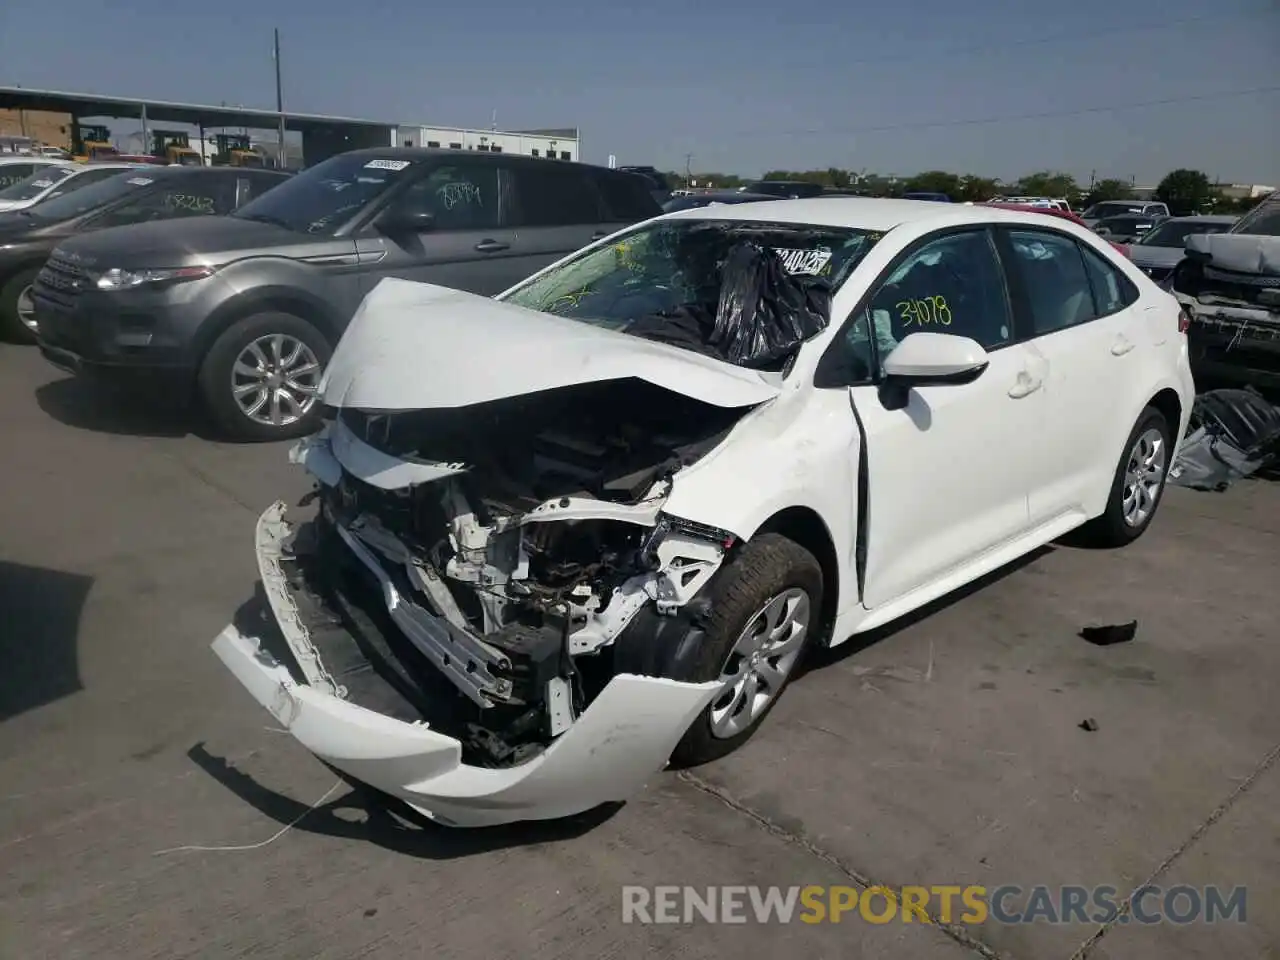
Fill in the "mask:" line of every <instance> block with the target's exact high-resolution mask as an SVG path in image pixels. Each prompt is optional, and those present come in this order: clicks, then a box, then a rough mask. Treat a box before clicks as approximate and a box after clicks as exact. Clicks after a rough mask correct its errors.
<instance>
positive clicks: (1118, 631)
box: [1080, 620, 1138, 647]
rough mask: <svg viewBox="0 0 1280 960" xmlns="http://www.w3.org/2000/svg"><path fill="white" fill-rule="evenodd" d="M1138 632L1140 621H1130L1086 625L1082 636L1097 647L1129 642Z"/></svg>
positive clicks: (1081, 632) (1081, 633)
mask: <svg viewBox="0 0 1280 960" xmlns="http://www.w3.org/2000/svg"><path fill="white" fill-rule="evenodd" d="M1137 634H1138V621H1137V620H1130V621H1129V622H1128V623H1108V624H1104V625H1103V626H1098V627H1085V628H1084V629H1083V630H1081V631H1080V636H1081V637H1083V638H1084V639H1085V640H1088V641H1089V642H1090V643H1092V644H1093V645H1094V646H1095V647H1113V646H1115V645H1116V644H1117V643H1128V642H1129V641H1130V640H1132V639H1133V638H1134V637H1135V636H1137Z"/></svg>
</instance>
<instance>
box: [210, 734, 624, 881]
mask: <svg viewBox="0 0 1280 960" xmlns="http://www.w3.org/2000/svg"><path fill="white" fill-rule="evenodd" d="M187 757H188V758H190V760H191V761H192V763H194V764H196V766H198V767H200V769H202V770H203V771H204V772H205V773H207V774H209V776H211V777H213V778H214V779H215V780H217V781H218V782H219V783H221V784H222V785H223V786H224V787H226V788H227V789H228V790H230V791H231V792H232V793H234V794H235V795H236V796H238V797H239V798H240V799H241V800H243V801H244V802H245V803H247V804H249V805H250V806H251V807H254V808H255V809H256V810H258V811H259V812H260V813H262V814H264V815H265V816H267V817H270V818H271V819H272V820H274V821H276V822H277V823H279V824H280V825H281V826H284V825H286V824H291V823H293V824H294V826H293V829H294V830H303V831H306V832H307V833H317V834H321V835H322V836H326V837H338V838H341V839H344V840H359V841H361V842H363V843H375V844H377V845H378V846H380V847H385V848H386V849H387V850H391V851H393V852H394V853H402V854H406V855H407V856H411V857H422V858H424V859H429V860H454V859H457V858H459V857H470V856H475V855H476V854H482V853H489V852H491V851H494V850H503V849H507V848H509V847H522V846H529V845H531V844H537V843H554V842H557V841H561V840H572V839H574V838H575V837H579V836H581V835H583V834H585V833H587V832H588V831H590V830H593V829H594V828H596V827H598V826H599V825H600V824H602V823H605V822H606V821H607V820H609V819H610V818H611V817H612V816H613V815H614V814H615V813H617V812H618V810H620V809H621V808H622V804H621V803H610V804H605V805H603V806H600V807H597V808H596V809H594V810H589V811H587V812H586V813H582V814H578V815H577V816H574V817H566V818H564V819H563V820H539V821H529V822H525V823H515V824H511V825H509V826H500V827H480V828H473V829H457V828H453V827H442V826H440V825H439V824H435V823H432V822H431V821H429V820H427V819H426V818H425V817H423V816H421V815H420V814H417V813H416V812H414V811H413V810H412V809H411V808H409V807H408V806H406V805H405V804H403V803H401V802H400V801H399V800H397V799H396V798H394V797H389V796H386V795H385V794H382V793H380V792H379V791H377V790H374V789H373V788H371V787H366V786H364V785H362V784H354V783H352V782H351V781H350V780H349V779H348V778H347V777H345V776H343V775H341V774H338V775H339V776H341V778H342V779H343V780H346V781H347V783H348V785H349V786H350V787H351V789H350V790H349V791H348V792H347V793H346V794H345V795H344V796H341V797H339V798H338V799H336V800H333V801H330V802H329V803H325V804H323V805H321V806H318V807H316V808H315V809H314V810H311V811H310V812H309V813H308V812H307V810H308V808H307V805H306V804H305V803H301V802H299V801H297V800H294V799H291V798H290V797H286V796H283V795H281V794H279V793H276V792H275V791H274V790H271V789H269V788H267V787H264V786H263V785H262V784H260V783H258V781H257V780H255V779H254V778H253V777H251V776H250V775H249V774H247V773H245V772H244V771H242V770H238V769H236V768H235V767H234V766H232V765H231V764H229V763H227V761H226V760H225V759H224V758H222V757H217V756H214V755H213V754H211V753H210V752H209V751H208V750H206V749H205V746H204V744H203V743H197V744H196V745H195V746H193V747H192V748H191V749H190V750H188V751H187ZM336 773H337V771H335V774H336ZM342 810H355V811H361V812H363V813H364V814H365V815H366V819H365V820H364V821H363V822H359V821H353V820H348V819H346V818H344V817H341V816H339V815H338V812H339V811H342ZM303 814H306V815H305V816H303ZM299 818H301V819H299ZM294 821H297V822H296V823H294Z"/></svg>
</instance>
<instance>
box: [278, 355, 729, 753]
mask: <svg viewBox="0 0 1280 960" xmlns="http://www.w3.org/2000/svg"><path fill="white" fill-rule="evenodd" d="M749 409H750V407H739V408H732V409H729V408H722V407H717V406H713V405H711V404H707V403H703V402H701V401H698V400H694V399H691V398H689V397H685V396H682V395H680V394H677V393H674V392H672V391H669V390H666V389H663V388H661V387H658V386H654V385H652V384H649V383H647V382H645V381H640V380H613V381H606V382H602V383H594V384H585V385H577V386H573V387H565V388H561V389H556V390H550V391H545V392H542V393H538V394H531V395H523V396H518V397H514V398H508V399H503V400H496V401H492V402H488V403H480V404H475V405H473V406H470V407H463V408H455V409H433V410H420V411H408V412H398V413H387V414H373V413H369V412H365V411H358V410H352V409H343V410H340V411H337V412H336V414H335V416H334V418H333V419H332V420H331V421H330V423H329V426H328V427H327V429H326V430H325V431H323V432H322V433H321V434H320V435H319V436H317V437H314V438H310V439H308V440H305V441H303V442H302V443H301V444H299V446H298V448H296V449H295V452H294V455H293V458H294V459H295V461H298V462H301V463H303V464H305V465H306V466H307V468H308V469H309V470H310V471H311V472H312V473H313V474H314V475H315V476H316V478H317V479H318V480H319V481H320V482H319V484H318V491H319V493H318V499H319V500H320V510H319V513H318V515H317V517H316V519H315V520H314V521H312V523H310V524H309V525H308V526H307V527H304V528H302V529H301V530H299V531H298V536H296V537H295V538H294V542H293V546H292V548H291V551H290V553H291V556H292V558H293V560H294V561H296V562H297V564H298V567H299V578H298V579H299V582H302V583H305V587H306V589H307V590H308V591H309V592H310V593H311V594H313V595H314V596H315V597H316V598H317V599H318V601H319V602H320V604H321V605H322V606H323V607H324V608H325V610H326V611H327V615H330V616H333V617H336V618H338V619H340V620H341V621H342V622H343V623H344V624H345V631H344V635H348V634H349V635H351V636H354V637H355V642H356V644H357V646H358V647H359V648H360V655H361V656H363V658H364V659H366V660H367V661H368V663H369V665H370V666H372V668H373V671H374V672H376V673H377V674H379V676H380V677H381V680H382V681H383V682H386V683H390V684H391V685H392V686H394V687H395V688H396V689H397V690H398V691H399V692H400V694H401V695H402V696H403V697H404V698H405V699H406V700H407V701H408V702H409V703H410V704H412V705H413V708H414V709H415V710H416V711H417V713H418V714H419V715H420V718H421V719H425V720H427V722H428V723H430V724H431V725H432V726H433V727H435V728H437V729H445V730H449V731H450V732H451V735H455V736H457V738H458V739H459V740H460V741H461V742H462V743H463V746H464V750H466V751H467V752H468V753H469V755H470V758H471V760H472V762H475V763H477V764H479V765H488V766H501V765H509V764H513V763H520V762H522V761H524V760H526V759H528V758H529V757H532V756H535V755H537V753H538V752H540V751H541V750H542V749H544V748H545V746H546V745H547V744H548V743H549V742H550V741H551V740H553V739H554V738H555V737H557V736H558V735H560V734H561V733H563V732H564V731H565V730H567V729H568V728H569V727H570V726H571V725H572V724H573V722H574V718H575V717H576V716H578V715H579V714H581V713H582V711H583V710H585V709H586V707H587V706H588V705H589V704H590V702H591V700H592V699H593V697H594V696H595V695H596V694H598V693H599V691H600V690H601V689H602V688H603V686H604V685H605V684H606V683H607V682H608V681H609V679H610V678H611V677H612V676H613V675H614V674H615V673H617V672H619V669H620V664H619V657H620V656H623V655H624V653H623V652H621V651H619V649H618V641H619V638H620V637H621V636H622V635H623V634H624V632H625V631H626V629H627V627H628V626H629V625H630V624H631V623H632V621H633V619H634V618H635V617H636V615H637V614H638V613H639V612H640V611H641V610H642V609H643V608H646V607H647V608H649V609H650V613H651V614H656V615H658V616H660V617H670V616H674V615H676V614H677V613H678V612H679V611H680V609H681V608H682V607H683V606H684V605H686V604H687V603H689V601H690V600H692V599H693V598H694V596H695V595H696V594H698V592H699V591H700V590H702V589H703V588H704V587H705V586H706V585H707V583H708V581H709V580H710V579H711V577H712V576H713V575H714V573H715V572H716V570H717V569H719V567H720V566H721V564H722V562H723V560H724V559H725V556H726V553H727V552H728V551H730V550H731V549H732V548H733V546H734V538H733V537H732V536H731V535H729V534H726V533H724V532H722V531H717V530H712V529H707V528H702V527H699V526H698V525H696V524H691V523H688V522H685V521H679V520H676V519H674V518H670V517H667V516H664V515H663V513H662V509H661V508H662V504H663V502H664V500H665V498H666V495H667V493H668V492H669V491H670V489H671V485H672V482H673V478H674V476H675V475H676V474H677V473H678V472H679V471H680V470H681V469H683V468H684V467H686V466H688V465H689V464H691V463H693V462H694V461H696V460H697V459H699V458H700V457H701V456H703V455H704V454H706V453H707V452H708V451H710V450H711V449H712V448H713V447H714V446H716V445H717V444H718V443H719V442H720V441H721V440H722V439H723V438H724V437H725V435H726V434H727V433H728V432H729V430H730V429H731V428H732V427H733V425H734V424H735V423H736V422H737V421H738V420H739V419H741V418H742V417H743V416H744V415H745V414H746V413H747V412H748V411H749ZM343 656H346V655H345V654H344V655H343ZM323 659H324V661H325V662H327V663H329V662H342V656H337V657H335V656H334V654H333V653H332V652H325V655H324V658H323ZM348 659H350V657H348ZM441 677H443V678H444V679H446V680H447V681H448V682H449V683H448V686H451V687H452V688H453V689H452V690H448V689H447V687H446V688H445V690H446V695H444V696H442V685H441V684H440V682H439V681H440V678H441ZM344 682H345V681H344ZM335 686H336V684H335ZM356 702H359V701H358V699H356Z"/></svg>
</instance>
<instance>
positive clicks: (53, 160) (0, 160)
mask: <svg viewBox="0 0 1280 960" xmlns="http://www.w3.org/2000/svg"><path fill="white" fill-rule="evenodd" d="M67 162H68V161H66V160H58V159H56V158H54V157H36V156H30V157H24V156H21V155H20V154H16V153H15V154H13V156H9V157H2V156H0V163H44V164H50V163H67Z"/></svg>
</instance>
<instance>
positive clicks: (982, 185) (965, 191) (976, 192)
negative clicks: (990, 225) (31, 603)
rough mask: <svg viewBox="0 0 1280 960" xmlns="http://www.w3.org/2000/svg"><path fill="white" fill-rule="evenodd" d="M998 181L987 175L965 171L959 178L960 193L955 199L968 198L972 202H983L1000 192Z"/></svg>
mask: <svg viewBox="0 0 1280 960" xmlns="http://www.w3.org/2000/svg"><path fill="white" fill-rule="evenodd" d="M1000 192H1001V191H1000V181H999V180H991V179H988V178H987V177H979V176H975V175H974V174H972V173H966V174H965V175H964V176H963V177H961V178H960V194H959V196H956V197H954V199H956V200H969V201H972V202H973V203H985V202H986V201H988V200H991V199H993V198H995V197H997V196H999V194H1000Z"/></svg>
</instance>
